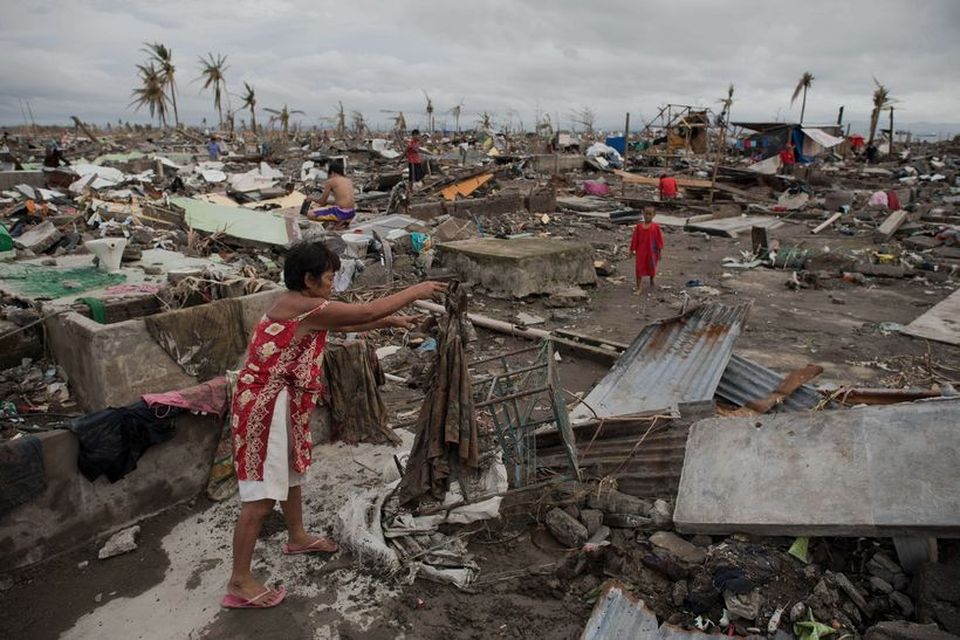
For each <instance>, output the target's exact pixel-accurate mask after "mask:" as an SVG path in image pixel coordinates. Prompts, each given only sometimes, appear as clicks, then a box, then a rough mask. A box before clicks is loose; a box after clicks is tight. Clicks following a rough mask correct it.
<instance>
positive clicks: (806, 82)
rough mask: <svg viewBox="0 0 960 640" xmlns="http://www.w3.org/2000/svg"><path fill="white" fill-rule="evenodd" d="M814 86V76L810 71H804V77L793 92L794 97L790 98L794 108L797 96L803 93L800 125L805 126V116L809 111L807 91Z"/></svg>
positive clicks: (801, 77)
mask: <svg viewBox="0 0 960 640" xmlns="http://www.w3.org/2000/svg"><path fill="white" fill-rule="evenodd" d="M812 84H813V74H812V73H810V72H809V71H804V72H803V75H802V76H800V81H799V82H797V87H796V88H795V89H794V90H793V96H791V97H790V106H791V107H792V106H793V103H794V102H796V101H797V96H799V95H800V93H801V92H803V102H802V103H801V105H800V124H803V114H804V113H805V112H806V110H807V89H809V88H810V85H812Z"/></svg>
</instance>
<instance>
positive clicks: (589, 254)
mask: <svg viewBox="0 0 960 640" xmlns="http://www.w3.org/2000/svg"><path fill="white" fill-rule="evenodd" d="M438 249H439V252H440V257H441V261H442V263H443V265H444V266H445V267H448V268H451V269H453V270H454V271H456V272H457V274H458V275H459V276H460V277H461V278H462V279H463V280H464V281H466V282H469V283H472V284H478V285H480V286H482V287H485V288H486V289H488V290H490V291H492V292H497V293H501V294H507V295H510V296H513V297H516V298H523V297H525V296H528V295H532V294H549V293H554V292H557V291H560V290H562V289H566V288H569V287H572V286H576V285H593V284H596V282H597V276H596V273H595V272H594V268H593V248H592V247H591V246H590V245H589V244H587V243H585V242H571V241H566V240H553V239H543V238H518V239H515V240H501V239H497V238H479V239H473V240H460V241H457V242H447V243H444V244H440V245H438Z"/></svg>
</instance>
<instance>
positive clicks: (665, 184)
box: [659, 173, 680, 200]
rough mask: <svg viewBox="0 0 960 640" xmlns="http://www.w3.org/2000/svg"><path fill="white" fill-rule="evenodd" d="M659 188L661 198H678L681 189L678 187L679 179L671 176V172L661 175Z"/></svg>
mask: <svg viewBox="0 0 960 640" xmlns="http://www.w3.org/2000/svg"><path fill="white" fill-rule="evenodd" d="M659 189H660V199H661V200H666V199H668V198H676V197H677V196H678V195H680V190H679V189H678V188H677V179H676V178H674V177H673V176H671V175H670V174H669V173H664V174H662V175H661V176H660V186H659Z"/></svg>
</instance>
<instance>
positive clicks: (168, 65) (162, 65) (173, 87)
mask: <svg viewBox="0 0 960 640" xmlns="http://www.w3.org/2000/svg"><path fill="white" fill-rule="evenodd" d="M143 50H144V51H145V52H146V53H148V54H149V55H150V62H155V63H157V66H158V67H159V71H160V79H161V81H162V82H163V85H164V86H165V87H166V89H167V91H168V94H169V97H170V104H171V105H173V122H174V125H175V126H177V127H179V126H180V112H179V110H178V109H177V83H176V80H175V79H174V73H175V72H176V70H177V69H176V67H174V66H173V51H171V50H170V49H167V48H166V47H165V46H164V45H163V44H161V43H159V42H154V43H153V44H147V43H144V49H143Z"/></svg>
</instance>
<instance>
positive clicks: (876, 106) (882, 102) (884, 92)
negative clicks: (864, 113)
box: [867, 78, 892, 145]
mask: <svg viewBox="0 0 960 640" xmlns="http://www.w3.org/2000/svg"><path fill="white" fill-rule="evenodd" d="M873 83H874V84H875V85H877V88H876V89H874V90H873V111H871V112H870V139H869V140H867V145H871V144H873V137H874V135H876V133H877V122H878V121H879V120H880V112H881V111H883V110H884V109H885V108H886V107H889V106H890V103H891V102H892V100H891V99H890V91H889V90H888V89H887V88H886V87H885V86H883V85H882V84H880V81H879V80H877V79H876V78H874V79H873Z"/></svg>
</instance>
